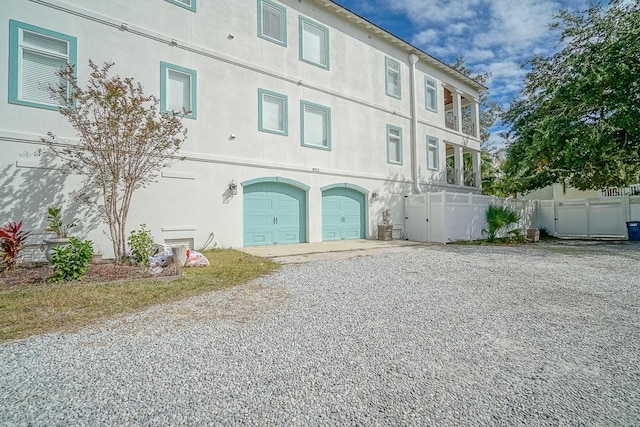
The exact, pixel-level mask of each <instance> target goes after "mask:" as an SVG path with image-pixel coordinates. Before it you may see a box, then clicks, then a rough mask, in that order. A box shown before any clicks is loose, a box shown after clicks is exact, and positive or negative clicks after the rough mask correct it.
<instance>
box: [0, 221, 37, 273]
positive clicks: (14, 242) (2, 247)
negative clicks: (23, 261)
mask: <svg viewBox="0 0 640 427" xmlns="http://www.w3.org/2000/svg"><path fill="white" fill-rule="evenodd" d="M20 227H22V221H20V222H19V223H15V222H10V223H8V224H5V225H3V226H2V227H0V254H1V255H2V263H3V264H4V266H5V269H6V270H7V271H8V270H11V269H13V268H14V267H15V266H16V263H17V262H18V254H19V253H20V251H21V250H22V249H23V248H24V245H25V241H26V240H27V236H29V233H31V231H20Z"/></svg>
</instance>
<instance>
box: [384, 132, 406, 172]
mask: <svg viewBox="0 0 640 427" xmlns="http://www.w3.org/2000/svg"><path fill="white" fill-rule="evenodd" d="M387 163H391V164H394V165H401V164H402V128H400V127H398V126H394V125H387Z"/></svg>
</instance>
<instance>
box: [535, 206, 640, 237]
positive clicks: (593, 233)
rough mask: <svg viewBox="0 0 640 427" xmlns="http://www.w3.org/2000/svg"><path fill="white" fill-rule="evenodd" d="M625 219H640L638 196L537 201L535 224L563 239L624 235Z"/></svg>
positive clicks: (625, 235)
mask: <svg viewBox="0 0 640 427" xmlns="http://www.w3.org/2000/svg"><path fill="white" fill-rule="evenodd" d="M627 221H640V196H620V197H602V198H598V199H579V200H563V201H554V200H540V201H538V210H537V220H536V226H537V227H539V228H544V229H545V230H546V231H547V232H548V233H549V234H551V235H553V236H556V237H564V238H617V239H626V238H627V224H626V223H627Z"/></svg>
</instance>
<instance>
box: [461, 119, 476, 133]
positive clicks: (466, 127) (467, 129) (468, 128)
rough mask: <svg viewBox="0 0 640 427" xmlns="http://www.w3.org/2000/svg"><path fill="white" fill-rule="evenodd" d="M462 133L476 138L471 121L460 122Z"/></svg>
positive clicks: (474, 126) (474, 128) (474, 127)
mask: <svg viewBox="0 0 640 427" xmlns="http://www.w3.org/2000/svg"><path fill="white" fill-rule="evenodd" d="M462 133H464V134H466V135H469V136H476V125H475V123H473V122H472V121H471V120H464V119H463V120H462Z"/></svg>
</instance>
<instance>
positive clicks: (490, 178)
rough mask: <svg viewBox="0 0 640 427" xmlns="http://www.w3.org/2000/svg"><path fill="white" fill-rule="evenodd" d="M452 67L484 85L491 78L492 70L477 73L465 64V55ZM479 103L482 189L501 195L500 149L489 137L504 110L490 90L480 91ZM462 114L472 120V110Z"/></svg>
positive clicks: (469, 166)
mask: <svg viewBox="0 0 640 427" xmlns="http://www.w3.org/2000/svg"><path fill="white" fill-rule="evenodd" d="M451 67H452V68H453V69H455V70H457V71H459V72H461V73H462V74H464V75H466V76H468V77H470V78H472V79H473V80H475V81H477V82H478V83H480V84H483V85H484V84H486V83H487V82H488V81H489V79H490V78H491V73H490V72H486V73H482V74H475V73H474V72H473V71H472V70H471V68H469V67H468V66H467V65H466V64H465V58H464V57H463V56H458V58H456V62H455V63H453V64H452V65H451ZM478 104H479V108H480V123H479V127H480V175H481V178H482V191H483V193H485V194H496V195H500V194H497V191H498V190H497V189H496V188H495V184H494V183H495V182H496V180H497V179H498V169H497V167H496V163H497V162H496V159H497V158H498V156H499V155H500V150H499V149H497V148H496V147H494V146H493V145H492V144H491V143H490V142H489V138H490V137H491V132H490V129H491V127H492V126H493V124H494V123H495V122H496V120H498V118H499V117H500V116H501V115H502V114H503V112H504V111H503V108H502V107H501V106H500V104H498V103H497V102H495V101H493V100H492V99H491V98H490V95H489V91H488V90H485V91H482V92H480V96H479V99H478ZM462 116H463V119H466V120H470V119H471V110H470V109H463V110H462ZM471 165H472V163H471V162H470V161H465V162H464V167H465V170H469V171H470V170H471V167H472V166H471Z"/></svg>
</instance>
